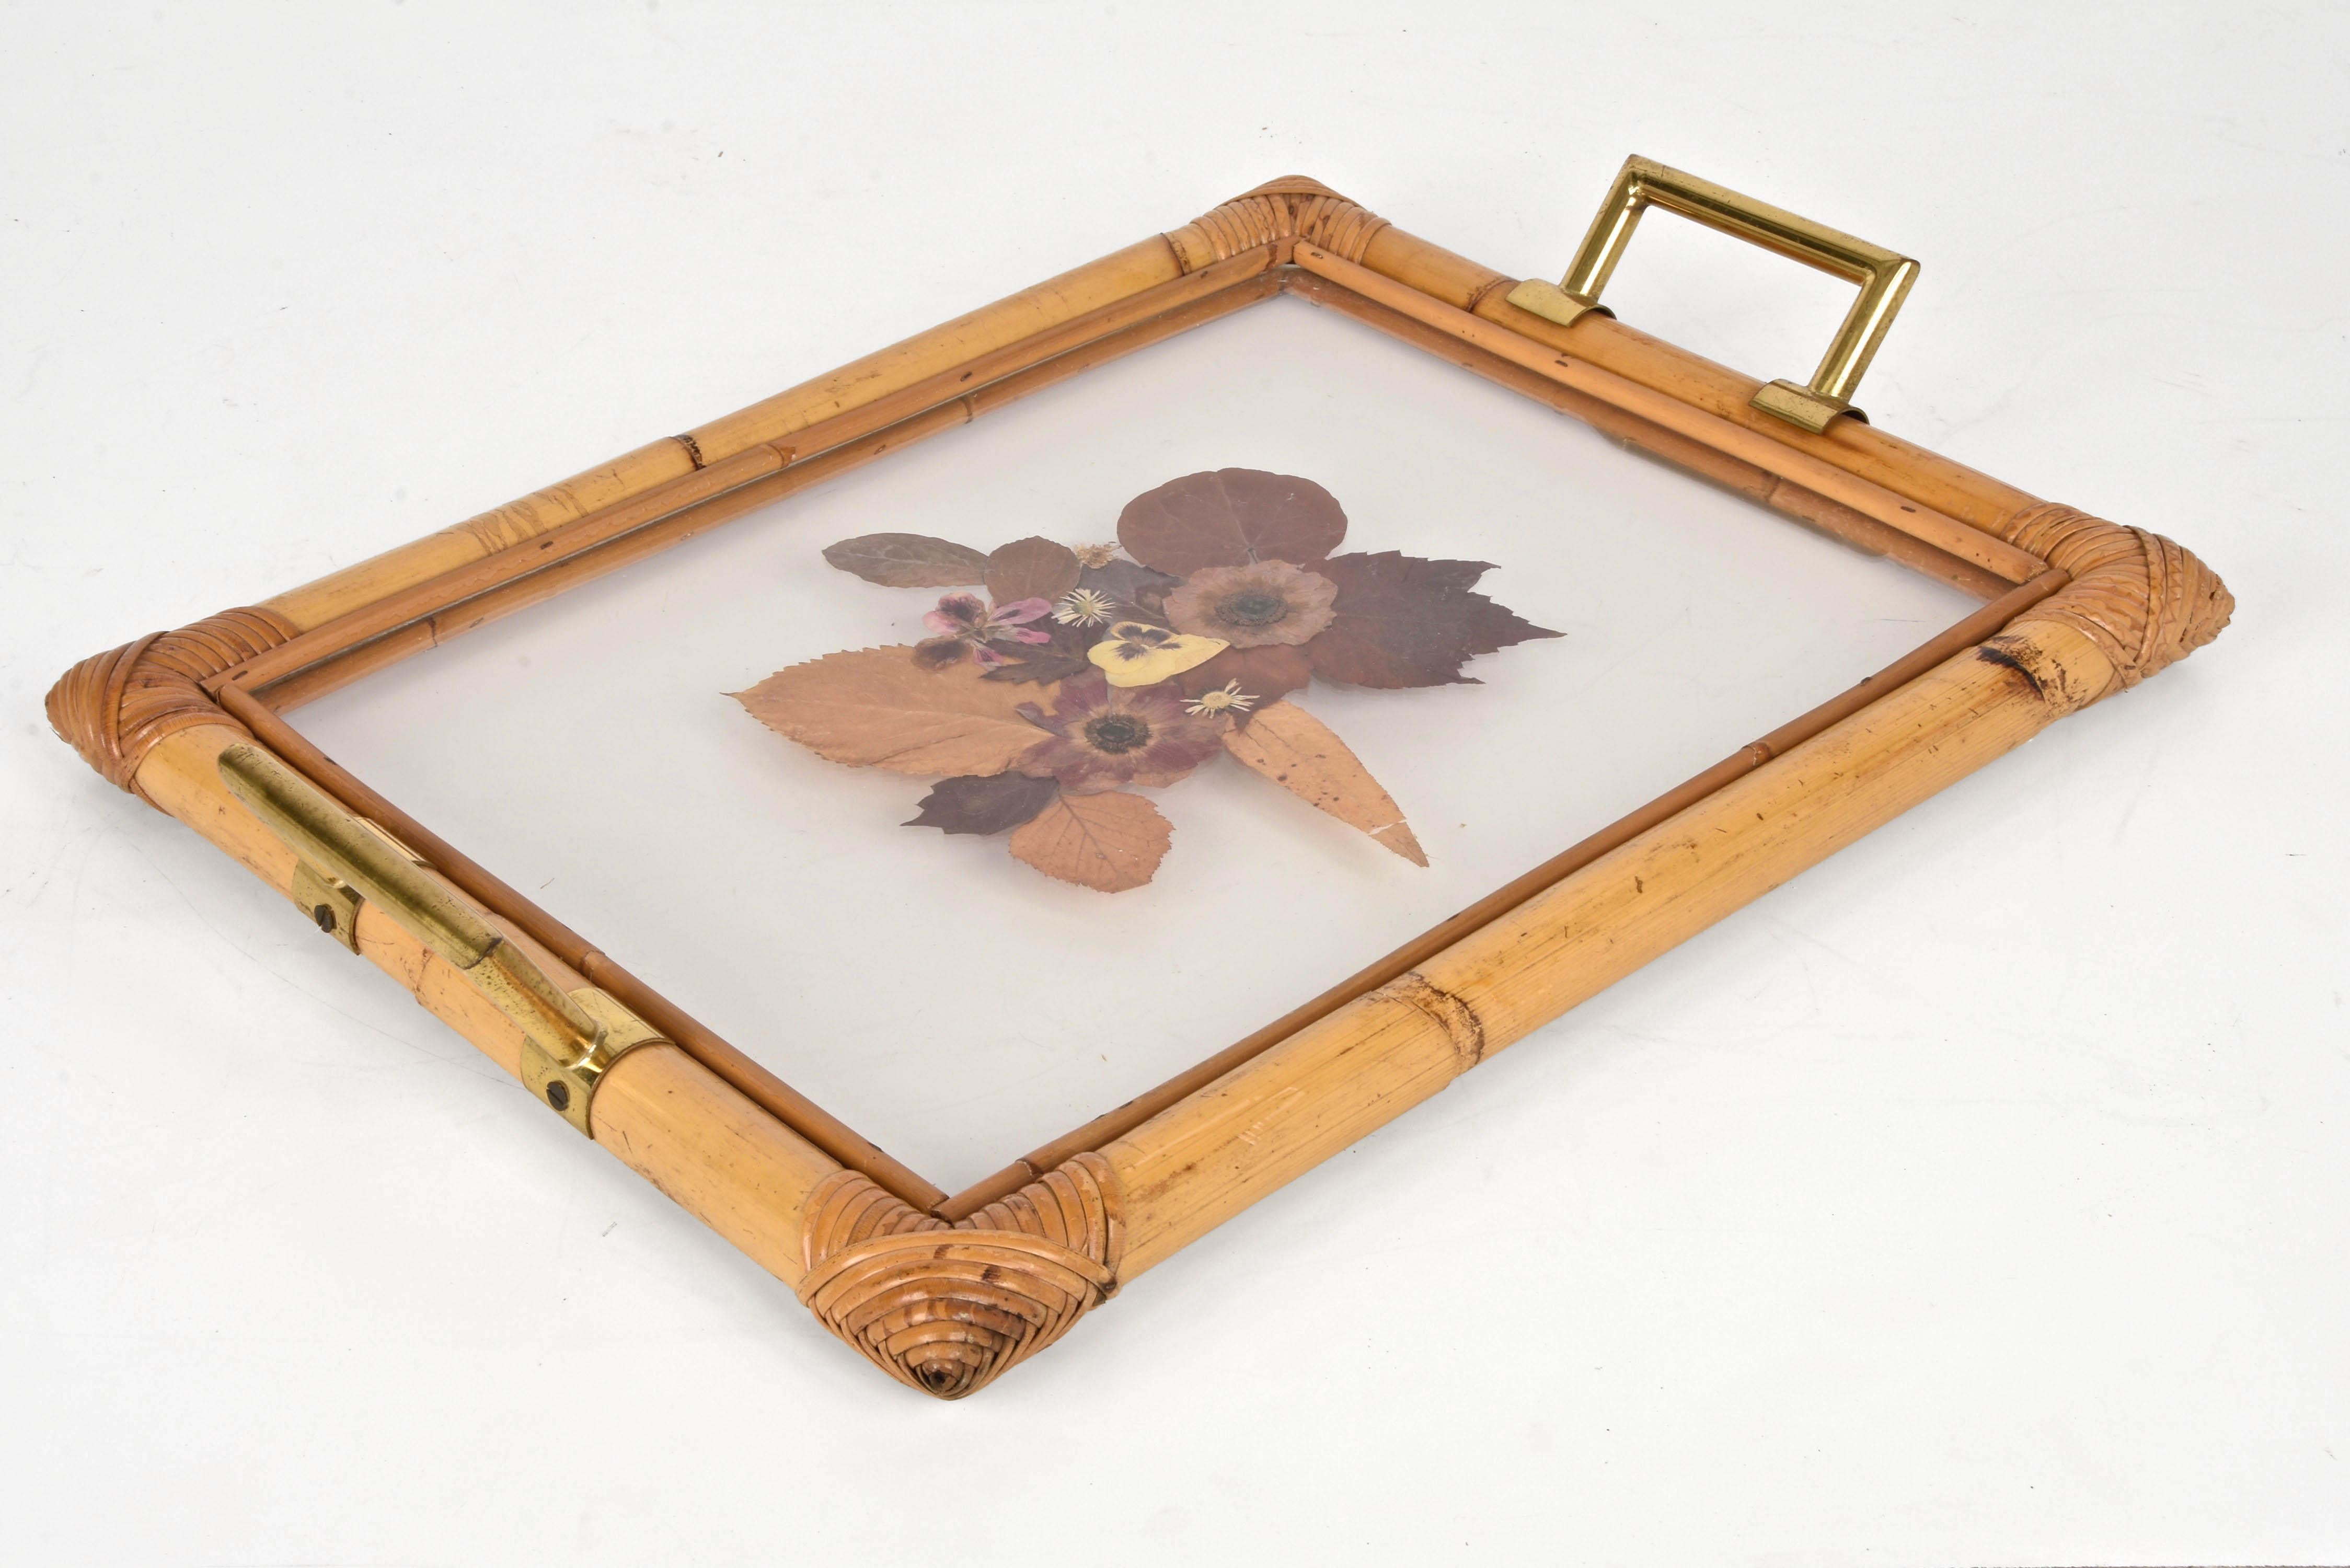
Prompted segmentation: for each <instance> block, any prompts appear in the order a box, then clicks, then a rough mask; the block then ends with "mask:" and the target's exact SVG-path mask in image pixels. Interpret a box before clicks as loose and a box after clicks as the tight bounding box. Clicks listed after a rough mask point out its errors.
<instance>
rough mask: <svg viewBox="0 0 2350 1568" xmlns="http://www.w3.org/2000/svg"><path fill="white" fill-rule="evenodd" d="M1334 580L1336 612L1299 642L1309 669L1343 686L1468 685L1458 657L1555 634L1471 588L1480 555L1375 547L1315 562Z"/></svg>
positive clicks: (1482, 570)
mask: <svg viewBox="0 0 2350 1568" xmlns="http://www.w3.org/2000/svg"><path fill="white" fill-rule="evenodd" d="M1314 569H1315V571H1316V572H1319V573H1320V574H1321V575H1322V576H1326V577H1328V578H1329V579H1330V580H1331V581H1332V582H1334V583H1336V584H1337V585H1338V598H1337V602H1336V604H1335V605H1334V606H1333V609H1335V610H1336V615H1335V617H1334V618H1332V620H1331V622H1330V625H1329V627H1328V628H1327V629H1326V630H1325V631H1324V632H1322V634H1321V635H1320V636H1318V637H1316V638H1315V639H1314V640H1313V641H1311V642H1309V643H1307V644H1306V645H1305V657H1306V659H1307V660H1308V661H1310V662H1311V663H1312V664H1313V666H1314V673H1315V674H1316V675H1318V676H1321V677H1322V678H1324V679H1325V680H1337V681H1343V682H1345V683H1346V684H1347V685H1350V686H1379V687H1399V686H1447V685H1455V684H1459V685H1471V686H1473V685H1475V684H1476V683H1477V682H1476V679H1475V678H1474V677H1473V676H1467V675H1463V674H1461V665H1463V664H1465V663H1467V662H1468V661H1469V659H1471V658H1473V657H1474V656H1475V655H1477V654H1480V653H1492V652H1495V651H1497V650H1499V649H1503V648H1507V647H1508V646H1510V645H1511V644H1512V643H1514V642H1525V641H1529V640H1531V639H1534V638H1538V637H1557V636H1559V635H1561V634H1560V633H1558V632H1555V631H1547V630H1544V628H1541V627H1538V626H1535V625H1534V624H1533V623H1532V622H1531V621H1528V620H1525V619H1523V618H1520V617H1519V616H1517V615H1516V614H1514V613H1513V612H1512V611H1510V610H1507V609H1504V608H1503V607H1501V606H1500V605H1497V604H1495V603H1494V602H1493V601H1492V599H1489V598H1487V597H1485V596H1484V595H1483V594H1481V593H1474V592H1472V591H1471V587H1472V586H1473V585H1474V584H1475V583H1476V581H1477V579H1478V578H1479V577H1481V576H1484V575H1485V574H1486V573H1487V572H1490V571H1492V569H1493V568H1492V566H1491V565H1490V564H1489V563H1487V562H1484V561H1431V560H1426V559H1423V558H1422V557H1420V556H1402V555H1398V554H1397V553H1396V552H1395V551H1393V550H1383V551H1380V552H1378V554H1375V555H1353V556H1333V557H1331V558H1330V559H1329V560H1326V561H1323V562H1321V563H1319V564H1317V565H1316V566H1315V568H1314Z"/></svg>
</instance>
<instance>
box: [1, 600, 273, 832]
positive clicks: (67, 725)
mask: <svg viewBox="0 0 2350 1568" xmlns="http://www.w3.org/2000/svg"><path fill="white" fill-rule="evenodd" d="M293 636H294V628H293V626H292V624H291V623H289V622H288V621H286V619H285V618H283V617H281V616H278V615H276V614H274V613H272V612H271V611H268V610H262V609H232V610H223V611H222V612H221V613H220V614H218V615H215V616H207V617H205V618H203V620H200V621H198V622H196V623H195V624H194V625H193V626H185V627H182V628H180V629H179V630H177V631H159V632H151V633H149V634H148V635H147V636H145V637H142V638H140V639H138V640H137V641H135V642H127V643H124V644H123V645H122V646H121V647H120V648H117V649H110V650H109V651H108V652H105V653H99V654H93V655H92V656H91V657H89V658H88V659H83V660H82V661H81V662H80V663H79V664H77V665H75V666H74V667H73V668H72V669H71V670H67V671H66V672H65V674H64V675H62V676H60V677H59V678H58V680H57V684H56V685H55V686H52V687H50V688H49V696H48V702H47V708H48V713H49V727H50V728H51V729H54V730H55V731H57V736H58V738H59V739H60V740H62V741H64V742H66V743H67V744H68V745H69V746H71V747H73V749H74V750H75V751H77V752H79V753H81V757H82V761H84V762H86V763H88V764H89V765H90V766H91V767H93V768H95V769H97V770H98V772H99V775H100V776H101V777H103V778H104V779H105V780H106V781H107V782H108V783H109V784H113V785H114V786H115V787H117V788H118V789H123V790H128V791H130V793H131V794H136V795H139V797H140V799H141V800H145V799H146V796H145V795H144V794H141V793H140V789H139V764H140V763H141V762H143V761H145V760H146V757H147V753H148V752H149V751H151V749H153V747H154V745H155V743H156V742H159V741H161V740H162V739H163V738H164V737H165V736H167V735H173V734H177V733H178V732H180V731H182V730H188V729H193V728H194V727H196V726H197V725H200V724H225V725H227V726H228V727H229V728H231V729H234V730H239V731H242V730H244V725H243V724H240V723H238V722H236V721H235V720H234V719H232V718H231V717H229V715H228V714H227V713H226V712H224V711H223V710H222V709H221V706H220V704H218V703H216V702H214V701H213V700H212V696H211V694H210V693H208V692H206V691H204V689H203V682H204V681H206V680H211V679H212V678H213V676H215V675H218V674H220V673H221V672H222V671H223V670H233V669H234V668H235V667H236V666H237V665H240V664H242V663H244V661H245V660H246V659H251V658H253V657H254V656H255V654H259V653H265V652H266V651H268V650H269V649H273V648H276V647H277V646H278V645H279V644H280V643H283V642H286V641H289V640H291V639H292V638H293ZM148 804H149V805H153V804H154V803H153V802H151V801H150V802H149V803H148Z"/></svg>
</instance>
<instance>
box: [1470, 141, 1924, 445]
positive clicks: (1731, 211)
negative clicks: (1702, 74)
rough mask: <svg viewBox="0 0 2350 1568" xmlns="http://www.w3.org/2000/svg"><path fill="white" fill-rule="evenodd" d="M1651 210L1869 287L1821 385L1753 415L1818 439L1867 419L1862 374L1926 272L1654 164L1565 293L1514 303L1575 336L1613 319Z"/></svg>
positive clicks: (1542, 288)
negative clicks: (1635, 237) (1583, 320)
mask: <svg viewBox="0 0 2350 1568" xmlns="http://www.w3.org/2000/svg"><path fill="white" fill-rule="evenodd" d="M1650 207H1662V208H1664V209H1665V210H1666V211H1667V212H1670V213H1679V214H1681V216H1683V217H1685V218H1690V219H1694V220H1695V221H1696V222H1698V223H1703V224H1705V225H1706V227H1708V228H1711V229H1719V230H1721V232H1722V233H1723V234H1734V235H1736V236H1737V237H1738V238H1740V239H1742V240H1745V241H1748V242H1750V243H1751V244H1758V245H1761V246H1762V247H1763V249H1764V250H1767V251H1770V252H1773V254H1778V255H1783V256H1785V257H1787V258H1788V259H1789V260H1791V261H1799V262H1802V263H1804V265H1806V266H1814V267H1817V268H1819V269H1820V270H1821V271H1822V272H1825V273H1833V274H1835V275H1836V276H1838V277H1841V278H1847V279H1849V280H1851V281H1852V282H1854V283H1856V284H1858V285H1860V295H1859V297H1858V298H1856V299H1855V300H1854V301H1853V302H1852V308H1851V309H1850V310H1849V311H1847V312H1846V313H1845V318H1844V325H1842V326H1841V327H1837V328H1836V335H1835V340H1834V341H1833V342H1831V343H1830V344H1829V345H1828V351H1827V355H1826V357H1825V358H1823V359H1822V360H1821V361H1820V368H1819V369H1817V370H1816V371H1814V372H1813V375H1812V379H1811V384H1810V385H1809V386H1798V385H1796V384H1795V383H1794V382H1793V381H1787V380H1778V381H1773V382H1772V383H1771V384H1770V385H1768V386H1766V387H1764V388H1763V389H1762V390H1761V391H1759V392H1757V393H1755V394H1754V400H1753V406H1754V407H1756V408H1758V409H1761V410H1763V411H1764V412H1765V413H1770V414H1776V415H1777V416H1778V417H1779V418H1781V419H1783V420H1785V421H1789V422H1790V423H1792V424H1797V425H1801V426H1802V427H1803V428H1804V429H1805V430H1807V431H1813V432H1814V433H1816V432H1818V431H1824V430H1825V429H1827V426H1828V421H1831V420H1833V419H1835V417H1836V416H1837V415H1838V414H1850V415H1852V416H1853V417H1854V418H1856V419H1858V420H1862V421H1866V419H1867V417H1868V416H1866V414H1863V413H1862V412H1861V411H1860V410H1858V409H1856V408H1854V407H1853V406H1852V395H1853V393H1854V391H1855V390H1856V389H1857V388H1858V387H1859V385H1860V378H1861V373H1862V372H1863V371H1865V370H1866V369H1868V362H1869V360H1870V359H1872V358H1875V357H1876V355H1877V345H1879V344H1880V343H1882V342H1884V341H1885V333H1886V329H1887V327H1891V326H1892V325H1893V317H1894V315H1895V313H1896V312H1898V310H1899V309H1900V308H1901V301H1902V300H1903V299H1904V298H1905V297H1907V296H1908V293H1909V286H1910V285H1911V284H1912V283H1915V282H1916V281H1917V279H1918V264H1917V263H1916V262H1915V261H1912V260H1911V259H1910V258H1909V257H1908V256H1905V255H1897V254H1894V253H1893V252H1891V251H1888V250H1887V249H1886V248H1885V247H1884V246H1882V245H1873V244H1869V243H1868V242H1867V241H1866V240H1862V239H1856V238H1854V237H1853V236H1852V235H1850V234H1845V233H1843V232H1842V231H1841V230H1837V229H1831V228H1829V227H1828V226H1827V225H1826V224H1825V223H1814V222H1812V220H1811V219H1809V218H1803V217H1798V216H1796V215H1795V214H1794V213H1790V212H1786V211H1784V210H1783V209H1782V208H1778V207H1773V206H1772V205H1770V204H1769V203H1768V202H1758V201H1755V200H1754V199H1753V198H1752V197H1751V196H1742V195H1740V194H1739V193H1738V192H1735V191H1731V190H1726V189H1724V188H1723V187H1721V186H1720V185H1717V184H1715V183H1713V182H1711V180H1700V179H1699V178H1698V177H1697V176H1696V175H1694V174H1684V173H1682V172H1681V171H1679V170H1678V169H1669V168H1667V167H1666V166H1665V165H1663V164H1661V163H1659V162H1656V161H1654V160H1651V159H1647V158H1638V157H1635V158H1627V159H1626V160H1625V161H1624V168H1623V171H1621V172H1620V173H1618V174H1617V176H1616V183H1615V185H1614V186H1613V187H1612V188H1611V189H1610V190H1609V191H1608V192H1607V201H1606V202H1603V203H1601V205H1600V208H1599V215H1598V216H1597V217H1596V218H1594V219H1593V220H1592V221H1591V229H1590V232H1589V233H1587V234H1585V235H1584V236H1583V244H1582V246H1581V247H1580V248H1579V249H1577V250H1576V251H1575V261H1574V264H1573V265H1570V266H1569V267H1568V268H1567V269H1566V276H1565V278H1563V279H1562V280H1560V282H1559V283H1558V284H1556V285H1555V286H1554V285H1551V284H1547V283H1542V282H1527V283H1522V284H1520V285H1518V286H1517V287H1515V288H1513V289H1512V290H1511V291H1510V296H1509V298H1510V303H1511V304H1512V305H1514V306H1517V307H1518V308H1519V309H1521V310H1525V311H1531V312H1532V313H1533V314H1534V315H1536V316H1539V317H1544V319H1545V320H1550V321H1555V322H1557V323H1558V324H1559V325H1560V326H1562V327H1571V326H1573V325H1574V324H1575V320H1576V319H1577V318H1578V317H1581V316H1583V315H1584V314H1585V313H1586V312H1587V311H1592V310H1598V311H1601V312H1603V313H1604V314H1613V313H1612V312H1608V311H1607V308H1606V306H1602V305H1601V304H1600V303H1599V291H1600V290H1601V289H1603V288H1605V287H1607V279H1608V278H1609V276H1611V275H1613V274H1614V273H1615V271H1616V264H1617V262H1618V261H1620V260H1622V259H1623V255H1624V247H1625V246H1626V245H1627V244H1629V243H1630V241H1631V238H1632V231H1633V230H1634V229H1635V228H1637V227H1638V225H1639V222H1640V214H1641V213H1644V212H1646V211H1647V210H1648V208H1650Z"/></svg>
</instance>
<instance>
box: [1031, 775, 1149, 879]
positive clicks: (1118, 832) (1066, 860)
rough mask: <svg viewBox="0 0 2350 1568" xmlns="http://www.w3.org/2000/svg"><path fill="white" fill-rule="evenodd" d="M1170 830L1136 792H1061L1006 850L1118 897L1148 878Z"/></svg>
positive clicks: (1048, 873) (1057, 874) (1052, 872)
mask: <svg viewBox="0 0 2350 1568" xmlns="http://www.w3.org/2000/svg"><path fill="white" fill-rule="evenodd" d="M1174 832H1175V830H1174V828H1173V827H1172V826H1170V825H1169V823H1168V821H1167V819H1166V818H1165V817H1163V816H1161V815H1159V808H1158V807H1157V806H1155V805H1151V804H1150V803H1149V801H1147V800H1145V799H1143V798H1142V797H1141V796H1140V795H1139V794H1128V793H1127V792H1126V791H1124V790H1110V791H1107V792H1105V793H1103V794H1064V795H1061V796H1059V797H1057V798H1055V800H1054V801H1053V802H1052V803H1051V804H1049V805H1046V806H1045V809H1044V810H1043V811H1042V812H1040V813H1038V814H1037V815H1036V817H1035V820H1033V821H1031V822H1029V823H1026V824H1024V826H1022V827H1021V828H1020V829H1019V830H1018V831H1017V832H1015V833H1014V834H1013V836H1012V843H1011V849H1012V853H1013V855H1014V857H1017V858H1019V859H1022V860H1024V861H1026V862H1027V863H1028V864H1029V865H1031V866H1034V867H1036V869H1037V870H1039V871H1042V872H1043V873H1045V876H1047V877H1059V878H1060V879H1061V880H1062V881H1064V882H1075V883H1076V885H1077V886H1079V887H1080V888H1094V889H1095V890H1096V891H1097V892H1103V893H1122V892H1124V891H1125V890H1126V889H1128V888H1139V887H1141V886H1142V885H1143V884H1144V883H1145V882H1148V881H1149V880H1150V877H1151V874H1152V873H1153V872H1155V871H1157V870H1158V869H1159V861H1161V860H1162V859H1164V858H1166V856H1167V846H1168V843H1169V842H1170V839H1171V838H1172V837H1173V836H1174Z"/></svg>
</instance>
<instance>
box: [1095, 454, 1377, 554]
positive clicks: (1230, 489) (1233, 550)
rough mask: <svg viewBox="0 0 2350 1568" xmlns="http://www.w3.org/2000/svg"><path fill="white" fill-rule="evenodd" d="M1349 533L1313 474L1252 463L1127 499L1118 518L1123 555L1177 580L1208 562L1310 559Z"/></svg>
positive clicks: (1342, 515) (1332, 499)
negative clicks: (1268, 469) (1274, 470)
mask: <svg viewBox="0 0 2350 1568" xmlns="http://www.w3.org/2000/svg"><path fill="white" fill-rule="evenodd" d="M1346 536H1347V514H1345V513H1344V512H1342V511H1340V510H1339V509H1338V502H1337V498H1336V496H1334V495H1332V494H1331V493H1329V492H1328V491H1326V490H1325V489H1323V488H1322V487H1321V486H1320V485H1318V484H1316V483H1314V482H1313V481H1312V480H1310V479H1300V478H1298V477H1297V476H1296V475H1295V474H1289V473H1266V472H1263V471H1262V470H1260V469H1254V468H1220V469H1217V470H1216V471H1215V472H1212V473H1191V474H1186V475H1184V476H1183V477H1182V478H1181V479H1176V480H1170V481H1169V482H1168V483H1165V484H1162V485H1160V486H1159V488H1158V489H1156V490H1151V491H1146V492H1144V493H1142V494H1140V495H1138V496H1136V497H1135V498H1134V499H1133V500H1131V501H1129V502H1128V503H1127V504H1126V510H1125V511H1124V512H1122V513H1120V514H1118V543H1119V544H1121V545H1125V546H1126V553H1127V554H1128V555H1129V556H1133V557H1134V558H1135V559H1136V560H1138V561H1139V562H1141V563H1142V564H1143V565H1144V566H1149V567H1152V568H1154V569H1155V570H1158V571H1161V572H1172V573H1174V574H1175V575H1176V576H1179V577H1188V576H1191V574H1192V573H1193V572H1196V571H1199V570H1200V569H1201V568H1202V567H1205V566H1247V565H1248V564H1249V563H1250V562H1252V561H1300V562H1303V561H1315V560H1319V559H1321V558H1322V557H1323V556H1326V555H1328V554H1329V553H1330V552H1331V551H1333V550H1335V549H1336V548H1337V547H1338V545H1339V543H1340V542H1341V541H1342V540H1344V539H1345V538H1346Z"/></svg>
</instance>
